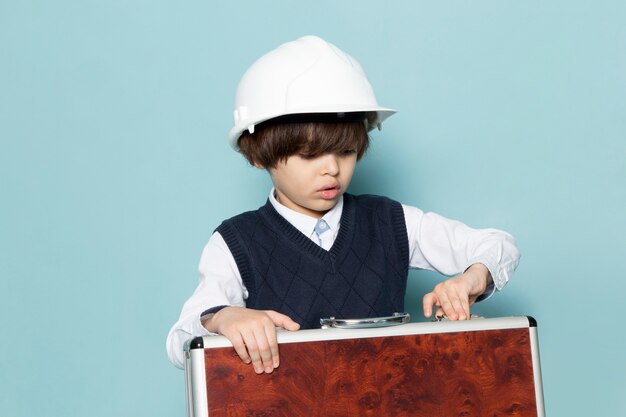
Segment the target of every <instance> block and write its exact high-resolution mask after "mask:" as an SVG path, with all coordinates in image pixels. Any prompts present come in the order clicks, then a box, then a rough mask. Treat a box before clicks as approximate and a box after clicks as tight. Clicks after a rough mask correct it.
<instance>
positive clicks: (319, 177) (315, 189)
mask: <svg viewBox="0 0 626 417" xmlns="http://www.w3.org/2000/svg"><path fill="white" fill-rule="evenodd" d="M356 161H357V154H356V152H345V153H342V154H335V153H328V154H323V155H320V156H317V157H315V158H304V157H301V156H300V155H292V156H290V157H289V158H287V160H285V161H280V162H279V163H278V164H276V167H275V168H270V169H269V170H268V171H269V173H270V176H271V177H272V182H273V183H274V187H275V188H276V197H277V198H278V201H279V202H280V203H281V204H282V205H284V206H286V207H289V208H290V209H292V210H294V211H297V212H299V213H303V214H306V215H309V216H312V217H315V218H318V219H319V218H321V217H322V216H323V215H324V214H325V213H326V212H327V211H328V210H330V209H332V208H333V207H334V206H335V204H337V200H339V197H340V196H341V195H342V194H343V193H344V192H345V191H346V189H347V188H348V185H349V184H350V180H351V179H352V173H353V172H354V168H355V166H356Z"/></svg>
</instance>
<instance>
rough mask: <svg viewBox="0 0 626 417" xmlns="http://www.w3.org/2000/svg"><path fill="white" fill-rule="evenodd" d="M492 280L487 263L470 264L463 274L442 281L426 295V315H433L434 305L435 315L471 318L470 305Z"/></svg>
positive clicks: (450, 318) (453, 318)
mask: <svg viewBox="0 0 626 417" xmlns="http://www.w3.org/2000/svg"><path fill="white" fill-rule="evenodd" d="M491 281H492V279H491V274H490V273H489V270H488V269H487V267H486V266H485V265H483V264H474V265H472V266H470V267H469V268H467V270H466V271H465V272H464V273H462V274H461V275H457V276H456V277H454V278H450V279H448V280H446V281H443V282H440V283H439V284H437V285H436V286H435V288H434V289H433V290H432V291H431V292H429V293H428V294H426V295H425V296H424V299H423V304H424V316H425V317H427V318H429V317H431V316H432V313H433V307H437V311H436V313H435V316H441V315H443V314H445V315H446V317H447V318H448V319H449V320H467V319H469V318H470V305H472V304H474V302H475V301H476V299H477V298H478V296H479V295H481V294H482V293H483V292H485V289H486V288H487V285H488V284H490V283H491Z"/></svg>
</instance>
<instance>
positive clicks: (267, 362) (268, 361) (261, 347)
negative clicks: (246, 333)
mask: <svg viewBox="0 0 626 417" xmlns="http://www.w3.org/2000/svg"><path fill="white" fill-rule="evenodd" d="M254 337H255V339H256V342H257V349H258V351H259V356H260V357H261V366H262V370H261V372H266V373H268V374H269V373H270V372H272V371H273V370H274V360H273V358H272V351H271V349H270V344H269V341H268V339H267V334H266V333H265V329H264V328H255V329H254ZM255 370H256V369H255Z"/></svg>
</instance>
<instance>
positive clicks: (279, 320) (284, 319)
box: [265, 310, 300, 331]
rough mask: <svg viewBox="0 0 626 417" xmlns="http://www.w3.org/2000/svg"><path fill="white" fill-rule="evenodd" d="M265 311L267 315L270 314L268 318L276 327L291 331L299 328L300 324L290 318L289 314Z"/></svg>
mask: <svg viewBox="0 0 626 417" xmlns="http://www.w3.org/2000/svg"><path fill="white" fill-rule="evenodd" d="M265 312H266V313H267V315H268V316H270V319H272V321H273V322H274V325H275V326H277V327H282V328H283V329H285V330H291V331H294V330H298V329H299V328H300V325H299V324H298V323H296V322H295V321H293V320H291V318H290V317H289V316H286V315H284V314H281V313H279V312H277V311H274V310H266V311H265Z"/></svg>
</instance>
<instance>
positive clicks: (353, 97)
mask: <svg viewBox="0 0 626 417" xmlns="http://www.w3.org/2000/svg"><path fill="white" fill-rule="evenodd" d="M351 112H369V113H374V114H375V115H376V117H375V119H374V120H373V121H371V120H370V122H371V123H370V124H369V125H368V130H371V129H373V128H374V127H375V126H378V128H380V124H381V123H382V121H383V120H385V119H386V118H387V117H389V116H391V115H392V114H394V113H395V110H392V109H388V108H384V107H380V106H379V105H378V102H377V101H376V96H375V95H374V90H373V89H372V85H371V84H370V82H369V81H368V79H367V76H366V75H365V72H364V71H363V68H361V65H360V64H359V63H358V62H357V61H356V60H355V59H354V58H352V57H351V56H350V55H348V54H346V53H345V52H343V51H341V50H340V49H339V48H337V47H336V46H335V45H333V44H330V43H328V42H326V41H324V40H323V39H321V38H319V37H317V36H305V37H302V38H300V39H297V40H295V41H292V42H288V43H285V44H283V45H281V46H279V47H278V48H276V49H274V50H273V51H270V52H269V53H267V54H265V55H263V56H262V57H261V58H259V59H258V60H257V61H256V62H255V63H254V64H252V66H251V67H250V68H248V70H247V71H246V73H245V74H244V75H243V77H241V80H240V81H239V85H238V86H237V93H236V94H235V111H234V117H235V125H234V127H233V128H232V129H231V130H230V132H229V134H228V139H229V141H230V144H231V146H232V147H234V148H235V149H237V139H239V136H241V133H242V132H243V131H245V130H248V131H249V132H250V133H254V126H255V125H257V124H259V123H261V122H264V121H266V120H270V119H273V118H275V117H279V116H283V115H288V114H307V113H338V114H342V113H351Z"/></svg>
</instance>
